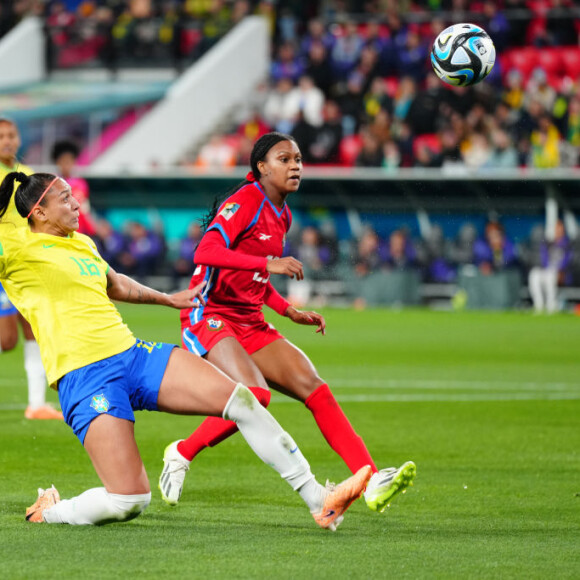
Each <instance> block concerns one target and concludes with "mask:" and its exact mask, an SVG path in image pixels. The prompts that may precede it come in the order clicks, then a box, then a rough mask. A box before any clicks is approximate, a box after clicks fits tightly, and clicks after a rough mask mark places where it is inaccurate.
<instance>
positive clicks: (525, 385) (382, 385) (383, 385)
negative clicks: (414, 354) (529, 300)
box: [329, 379, 580, 392]
mask: <svg viewBox="0 0 580 580" xmlns="http://www.w3.org/2000/svg"><path fill="white" fill-rule="evenodd" d="M329 384H330V386H331V387H332V388H339V389H349V388H351V389H353V388H356V389H435V390H439V389H441V390H456V389H458V390H472V389H473V390H485V391H488V390H499V391H509V390H524V391H544V390H549V391H552V390H553V391H568V390H576V389H577V390H578V391H579V392H580V383H565V382H557V383H541V382H529V381H528V382H516V381H470V380H461V381H458V380H450V381H447V380H443V379H421V380H415V379H387V380H385V379H368V380H366V379H335V380H331V381H329Z"/></svg>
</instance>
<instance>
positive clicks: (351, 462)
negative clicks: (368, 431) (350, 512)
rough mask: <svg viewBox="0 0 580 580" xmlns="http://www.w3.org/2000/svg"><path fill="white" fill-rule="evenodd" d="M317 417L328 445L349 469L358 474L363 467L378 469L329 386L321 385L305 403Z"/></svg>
mask: <svg viewBox="0 0 580 580" xmlns="http://www.w3.org/2000/svg"><path fill="white" fill-rule="evenodd" d="M304 403H305V405H306V407H307V408H308V409H310V411H311V412H312V414H313V415H314V420H315V421H316V424H317V425H318V427H319V429H320V431H321V432H322V434H323V435H324V438H325V439H326V440H327V441H328V444H329V445H330V446H331V447H332V448H333V449H334V450H335V451H336V452H337V453H338V454H339V455H340V456H341V457H342V459H343V461H344V462H345V463H346V465H347V466H348V468H349V469H350V470H351V471H352V472H353V473H356V472H357V471H358V470H359V469H360V468H361V467H364V466H365V465H370V466H371V467H372V468H373V471H374V472H376V471H377V467H376V465H375V464H374V461H373V459H372V457H371V454H370V453H369V451H368V449H367V448H366V445H365V444H364V441H363V440H362V438H361V437H360V436H359V435H358V434H357V433H356V431H355V430H354V429H353V427H352V425H351V424H350V421H349V420H348V419H347V418H346V415H345V414H344V412H343V410H342V409H341V408H340V405H339V404H338V402H337V401H336V399H335V398H334V395H333V394H332V392H331V391H330V388H329V387H328V385H327V384H324V385H320V387H318V388H317V389H316V390H315V391H314V392H313V393H311V394H310V396H309V397H308V398H307V399H306V401H304Z"/></svg>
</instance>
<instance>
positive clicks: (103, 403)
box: [91, 394, 110, 413]
mask: <svg viewBox="0 0 580 580" xmlns="http://www.w3.org/2000/svg"><path fill="white" fill-rule="evenodd" d="M91 407H92V408H93V409H94V410H95V411H96V412H97V413H106V412H107V411H108V410H109V407H110V404H109V401H107V398H106V397H105V395H102V394H101V395H95V396H94V397H93V400H92V401H91Z"/></svg>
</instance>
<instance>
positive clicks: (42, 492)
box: [26, 485, 60, 524]
mask: <svg viewBox="0 0 580 580" xmlns="http://www.w3.org/2000/svg"><path fill="white" fill-rule="evenodd" d="M59 501H60V495H59V494H58V491H57V490H56V488H55V487H54V485H53V486H52V487H49V488H48V489H42V488H41V487H39V488H38V499H37V500H36V501H35V502H34V503H33V504H32V505H31V506H30V507H29V508H27V509H26V521H27V522H34V523H35V524H40V523H42V522H44V518H43V517H42V512H43V511H44V510H47V509H48V508H51V507H52V506H54V505H56V504H57V503H58V502H59Z"/></svg>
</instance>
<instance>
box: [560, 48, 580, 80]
mask: <svg viewBox="0 0 580 580" xmlns="http://www.w3.org/2000/svg"><path fill="white" fill-rule="evenodd" d="M560 58H561V60H562V66H563V69H564V74H565V75H567V76H569V77H571V78H572V79H574V80H578V78H580V48H576V47H563V48H561V49H560Z"/></svg>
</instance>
